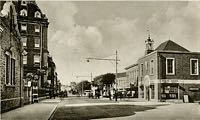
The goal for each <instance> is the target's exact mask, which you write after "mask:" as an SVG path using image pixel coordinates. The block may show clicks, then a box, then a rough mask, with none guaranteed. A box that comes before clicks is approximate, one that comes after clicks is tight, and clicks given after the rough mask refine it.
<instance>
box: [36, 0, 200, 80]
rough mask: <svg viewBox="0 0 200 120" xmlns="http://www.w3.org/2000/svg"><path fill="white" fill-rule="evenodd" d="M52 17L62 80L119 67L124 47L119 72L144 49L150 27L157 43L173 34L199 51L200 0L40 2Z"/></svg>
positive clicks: (52, 40)
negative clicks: (117, 58) (92, 59)
mask: <svg viewBox="0 0 200 120" xmlns="http://www.w3.org/2000/svg"><path fill="white" fill-rule="evenodd" d="M37 4H38V5H39V7H40V8H41V10H42V11H43V13H45V14H46V15H47V17H48V19H49V22H50V24H49V35H48V37H49V43H48V44H49V51H50V53H51V55H52V56H53V59H54V61H55V63H56V65H57V72H58V76H59V79H60V80H61V82H62V84H68V83H69V82H70V81H77V82H79V81H81V80H86V79H88V80H89V78H87V77H86V78H78V79H77V78H76V75H84V76H87V75H88V76H89V75H90V73H91V72H92V74H93V76H96V75H99V74H104V73H108V72H115V66H114V63H112V62H110V61H96V60H94V61H90V62H86V60H85V58H87V57H97V58H114V57H115V56H112V55H113V54H115V51H116V50H117V51H118V53H119V59H120V62H119V68H118V70H119V72H123V71H125V70H124V68H125V67H127V66H129V65H131V64H134V63H135V62H136V61H137V59H138V58H139V57H141V56H143V55H144V50H145V40H146V39H147V36H148V32H147V30H148V29H149V30H150V34H151V38H152V39H154V41H155V44H154V48H156V47H157V46H158V45H159V44H160V43H162V42H164V41H166V40H168V39H171V40H173V41H174V42H176V43H178V44H180V45H182V46H184V47H185V48H186V49H188V50H190V51H194V52H197V51H198V52H200V47H199V46H200V14H199V13H198V11H200V2H158V1H157V2H135V1H126V2H108V1H107V2H76V1H73V2H67V1H59V2H55V1H48V2H47V1H43V2H42V1H40V2H37Z"/></svg>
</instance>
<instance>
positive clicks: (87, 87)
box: [76, 80, 91, 93]
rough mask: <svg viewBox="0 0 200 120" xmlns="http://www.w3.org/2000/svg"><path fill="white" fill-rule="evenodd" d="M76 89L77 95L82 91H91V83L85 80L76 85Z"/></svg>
mask: <svg viewBox="0 0 200 120" xmlns="http://www.w3.org/2000/svg"><path fill="white" fill-rule="evenodd" d="M76 89H77V90H78V92H79V93H81V92H82V90H83V91H84V90H91V83H90V82H89V81H87V80H84V81H81V82H79V83H78V84H77V85H76Z"/></svg>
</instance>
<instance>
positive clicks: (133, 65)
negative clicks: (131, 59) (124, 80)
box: [125, 64, 138, 70]
mask: <svg viewBox="0 0 200 120" xmlns="http://www.w3.org/2000/svg"><path fill="white" fill-rule="evenodd" d="M137 65H138V64H132V65H130V66H128V67H125V70H128V69H130V68H132V67H135V66H137Z"/></svg>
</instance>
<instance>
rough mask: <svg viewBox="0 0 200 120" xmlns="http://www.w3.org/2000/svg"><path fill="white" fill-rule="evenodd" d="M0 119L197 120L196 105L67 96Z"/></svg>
mask: <svg viewBox="0 0 200 120" xmlns="http://www.w3.org/2000/svg"><path fill="white" fill-rule="evenodd" d="M1 119H2V120H48V119H50V120H89V119H98V120H99V119H102V120H200V105H199V104H197V103H178V104H177V103H165V102H144V101H139V100H137V99H131V100H130V99H129V100H118V101H117V102H115V101H114V100H113V101H110V100H109V99H108V98H107V99H89V98H81V97H68V98H65V99H62V100H60V98H56V99H46V100H43V101H40V102H39V103H35V104H31V105H26V106H24V107H21V108H17V109H14V110H11V111H9V112H6V113H3V114H1Z"/></svg>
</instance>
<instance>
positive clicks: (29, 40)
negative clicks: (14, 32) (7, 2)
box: [15, 0, 49, 97]
mask: <svg viewBox="0 0 200 120" xmlns="http://www.w3.org/2000/svg"><path fill="white" fill-rule="evenodd" d="M15 6H16V11H17V19H18V26H19V31H20V34H21V41H22V43H23V47H24V50H25V54H24V56H23V65H24V74H23V79H24V82H25V85H26V84H27V85H28V82H29V81H28V79H27V77H28V76H29V75H33V76H34V79H36V80H37V82H36V84H35V89H36V91H37V93H38V96H39V97H42V96H45V94H46V93H45V89H44V83H45V81H47V72H46V70H47V67H48V61H47V58H48V54H49V51H48V44H47V42H48V40H47V33H48V25H49V22H48V19H47V17H46V15H45V14H43V13H42V11H41V10H40V8H39V7H38V5H37V4H36V2H35V1H25V0H19V1H15Z"/></svg>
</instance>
